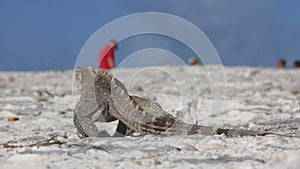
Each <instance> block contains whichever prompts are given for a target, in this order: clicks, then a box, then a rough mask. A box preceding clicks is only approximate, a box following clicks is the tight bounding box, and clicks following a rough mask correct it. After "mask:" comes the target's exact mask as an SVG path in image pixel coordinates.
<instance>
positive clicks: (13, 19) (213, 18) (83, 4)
mask: <svg viewBox="0 0 300 169" xmlns="http://www.w3.org/2000/svg"><path fill="white" fill-rule="evenodd" d="M299 9H300V1H297V0H286V1H281V0H264V1H261V0H251V1H240V0H227V1H217V0H205V1H204V0H189V1H183V0H164V1H161V0H151V1H145V0H118V1H117V0H102V1H98V0H91V1H79V0H64V1H60V0H51V1H40V0H27V1H21V0H19V1H17V0H2V1H0V23H1V26H0V70H68V69H72V68H73V67H74V64H75V61H76V58H77V56H78V55H79V52H80V50H81V48H82V46H83V45H84V43H85V42H86V41H87V40H88V38H89V37H90V36H91V35H92V34H93V33H94V32H96V31H97V30H98V29H99V28H101V27H102V26H104V25H105V24H107V23H109V22H111V21H113V20H115V19H117V18H120V17H122V16H125V15H129V14H133V13H137V12H164V13H170V14H173V15H177V16H179V17H182V18H184V19H186V20H188V21H190V22H191V23H193V24H195V25H196V26H197V27H198V28H199V29H201V30H202V31H203V32H204V33H205V34H206V35H207V36H208V38H209V39H210V40H211V41H212V43H213V45H214V46H215V48H216V50H217V52H218V53H219V55H220V58H221V60H222V63H223V64H224V65H228V66H237V65H246V66H268V67H269V66H276V62H277V60H278V59H279V58H285V59H286V60H287V63H288V67H291V65H292V62H293V61H294V60H297V59H298V60H300V43H299V42H300V19H299V16H300V10H299ZM134 41H141V42H143V43H133V42H134ZM164 42H168V43H167V44H169V45H167V46H164V44H166V43H164ZM170 44H171V45H170ZM119 46H120V47H119V50H118V51H117V52H116V63H117V64H119V63H120V62H121V61H122V59H123V57H124V56H127V55H130V54H132V53H134V52H135V51H137V50H139V49H144V48H153V47H156V48H158V47H161V48H162V49H165V50H168V51H172V52H173V53H175V54H176V55H178V56H180V58H181V59H182V60H184V61H187V60H188V58H189V57H190V56H191V55H193V52H191V51H190V50H188V49H187V48H186V47H184V45H182V44H180V43H178V42H176V41H174V40H170V38H162V37H157V36H150V35H145V36H136V37H132V38H131V39H128V40H126V41H122V42H121V43H120V45H119ZM99 48H100V47H99ZM95 59H97V56H95Z"/></svg>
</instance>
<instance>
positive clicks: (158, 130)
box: [74, 67, 289, 137]
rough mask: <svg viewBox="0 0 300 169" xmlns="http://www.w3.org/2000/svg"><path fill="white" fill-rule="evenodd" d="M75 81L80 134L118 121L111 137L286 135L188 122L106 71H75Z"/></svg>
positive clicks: (88, 134) (96, 133) (96, 132)
mask: <svg viewBox="0 0 300 169" xmlns="http://www.w3.org/2000/svg"><path fill="white" fill-rule="evenodd" d="M75 81H76V84H77V88H78V90H79V92H80V94H81V96H80V100H79V102H78V103H77V104H76V107H75V110H74V124H75V126H76V128H77V130H78V132H79V134H80V135H81V137H98V136H101V134H100V133H101V132H99V130H98V128H97V126H96V125H95V122H97V121H99V122H111V121H115V120H119V123H118V127H117V131H116V133H115V135H114V136H124V135H131V134H132V133H133V132H138V133H140V134H154V135H175V134H188V135H192V134H203V135H214V134H225V135H226V136H229V137H233V136H264V135H268V134H275V135H284V136H289V134H284V133H275V132H267V131H260V130H257V131H255V130H244V129H222V128H214V127H207V126H201V125H196V124H188V123H185V122H184V121H182V120H179V119H177V118H176V117H174V116H173V115H171V114H169V113H167V112H165V111H164V110H163V109H162V108H161V106H160V105H159V104H158V103H155V102H153V101H150V99H145V98H141V97H138V96H130V95H129V94H128V93H127V91H126V88H125V87H124V85H123V84H122V83H121V82H120V81H119V80H118V79H116V78H114V77H113V75H112V74H111V73H109V72H108V71H106V70H99V71H97V72H95V71H94V69H93V68H92V67H88V68H81V67H78V68H77V69H76V70H75Z"/></svg>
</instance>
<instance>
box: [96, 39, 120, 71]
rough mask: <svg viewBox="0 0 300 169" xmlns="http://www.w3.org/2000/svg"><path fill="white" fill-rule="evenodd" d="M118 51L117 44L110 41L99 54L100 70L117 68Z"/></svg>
mask: <svg viewBox="0 0 300 169" xmlns="http://www.w3.org/2000/svg"><path fill="white" fill-rule="evenodd" d="M115 49H117V42H116V41H115V40H110V41H109V43H107V44H106V45H105V46H104V47H103V48H102V49H101V50H100V52H99V58H98V69H107V70H108V69H113V68H115V58H114V57H115V56H114V50H115Z"/></svg>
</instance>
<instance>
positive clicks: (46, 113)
mask: <svg viewBox="0 0 300 169" xmlns="http://www.w3.org/2000/svg"><path fill="white" fill-rule="evenodd" d="M207 72H209V74H208V73H207ZM113 73H114V74H115V75H116V76H117V77H118V78H119V79H120V80H121V81H122V82H123V83H124V84H125V86H126V87H127V89H128V90H129V93H131V94H133V95H139V96H142V97H149V98H151V99H153V100H155V101H156V102H158V103H159V104H161V106H162V107H163V108H164V109H165V110H166V111H168V112H170V113H171V114H173V115H176V116H178V117H179V118H180V119H182V120H184V121H186V122H189V123H198V124H202V125H209V126H216V127H225V128H244V129H261V130H264V129H268V130H271V131H280V132H294V133H295V134H294V135H295V136H294V137H283V136H277V135H267V136H257V137H250V136H249V137H233V138H229V137H226V136H224V135H215V136H202V135H192V136H185V135H177V136H170V137H159V136H151V135H146V136H140V135H138V134H136V135H134V136H130V137H120V138H115V137H100V138H86V139H80V138H79V137H78V135H77V131H76V129H75V127H74V124H73V119H72V118H73V109H74V106H75V103H76V101H77V100H78V98H79V95H78V93H77V92H76V90H74V94H72V75H73V72H72V71H63V72H49V71H48V72H0V91H1V92H0V144H7V145H8V146H12V145H14V146H20V147H14V148H9V147H6V146H4V145H2V146H1V148H0V168H1V169H6V168H9V169H14V168H95V169H98V168H99V169H100V168H264V169H265V168H272V169H273V168H278V169H279V168H280V169H281V168H295V169H296V168H299V166H300V129H299V128H300V71H295V70H276V69H270V68H248V67H225V68H224V72H223V69H221V68H220V67H218V66H208V67H206V69H205V68H204V67H200V66H196V67H161V68H159V69H118V70H115V71H113ZM224 74H225V75H226V76H225V77H226V84H225V83H224V80H225V79H224V76H223V75H224ZM212 79H214V80H212ZM212 82H213V84H212ZM225 92H226V93H225ZM12 117H13V118H12ZM8 119H10V121H9V120H8ZM98 125H99V126H101V127H102V128H103V129H106V130H107V131H108V132H109V133H111V134H112V133H113V132H114V128H115V125H116V122H114V123H111V124H98ZM49 139H52V140H51V141H50V142H48V143H52V144H46V143H43V142H41V141H45V140H49ZM36 143H40V145H39V146H35V145H33V146H32V147H30V146H24V147H22V145H30V144H36ZM58 143H62V144H58Z"/></svg>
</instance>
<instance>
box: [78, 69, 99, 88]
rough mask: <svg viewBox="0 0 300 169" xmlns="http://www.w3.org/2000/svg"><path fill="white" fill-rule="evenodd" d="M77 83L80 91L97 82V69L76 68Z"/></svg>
mask: <svg viewBox="0 0 300 169" xmlns="http://www.w3.org/2000/svg"><path fill="white" fill-rule="evenodd" d="M75 84H76V86H77V89H78V90H79V91H82V90H84V89H85V88H89V87H91V85H92V84H93V85H94V84H95V70H94V69H93V68H92V67H87V68H83V67H77V68H76V70H75Z"/></svg>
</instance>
